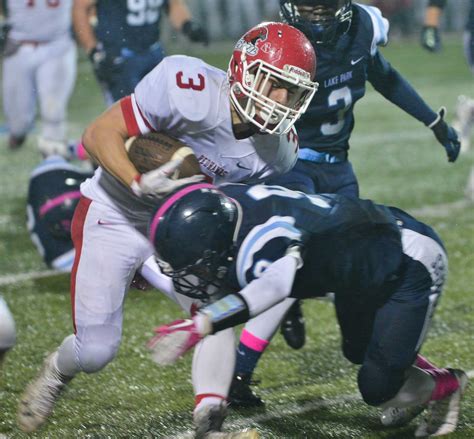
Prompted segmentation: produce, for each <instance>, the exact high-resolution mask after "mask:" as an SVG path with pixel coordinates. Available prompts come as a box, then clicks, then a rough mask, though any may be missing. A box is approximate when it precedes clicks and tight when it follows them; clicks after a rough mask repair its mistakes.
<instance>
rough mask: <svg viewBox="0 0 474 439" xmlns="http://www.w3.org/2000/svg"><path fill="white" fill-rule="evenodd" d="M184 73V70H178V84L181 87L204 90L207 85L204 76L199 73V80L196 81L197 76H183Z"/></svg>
mask: <svg viewBox="0 0 474 439" xmlns="http://www.w3.org/2000/svg"><path fill="white" fill-rule="evenodd" d="M183 77H184V73H183V72H178V73H176V85H177V86H178V87H179V88H184V89H191V90H196V91H202V90H204V87H205V86H206V80H205V79H204V76H203V75H201V74H200V73H198V75H197V80H196V82H195V78H183Z"/></svg>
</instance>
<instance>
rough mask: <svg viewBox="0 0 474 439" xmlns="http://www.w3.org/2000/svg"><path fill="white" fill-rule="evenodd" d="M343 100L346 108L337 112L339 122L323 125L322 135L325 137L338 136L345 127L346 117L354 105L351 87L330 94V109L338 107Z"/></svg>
mask: <svg viewBox="0 0 474 439" xmlns="http://www.w3.org/2000/svg"><path fill="white" fill-rule="evenodd" d="M341 100H342V101H344V108H341V109H340V110H339V111H338V112H337V121H336V122H333V123H329V122H328V123H323V124H322V125H321V133H322V134H324V135H325V136H331V135H334V134H337V133H338V132H339V131H341V130H342V128H343V127H344V115H345V114H346V111H347V110H348V109H349V108H350V107H351V105H352V94H351V89H350V88H349V87H342V88H338V89H336V90H333V91H332V92H331V93H329V96H328V106H329V108H331V107H335V106H337V105H338V103H339V101H341Z"/></svg>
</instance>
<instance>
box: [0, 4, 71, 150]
mask: <svg viewBox="0 0 474 439" xmlns="http://www.w3.org/2000/svg"><path fill="white" fill-rule="evenodd" d="M5 8H6V11H5V15H6V17H7V24H8V29H9V30H8V36H7V40H6V42H5V49H4V53H3V84H2V85H3V109H4V113H5V119H6V123H7V129H8V133H9V141H8V145H9V147H10V149H17V148H19V147H20V146H21V145H22V144H23V142H24V141H25V139H26V136H27V135H28V134H29V133H30V132H31V130H32V129H33V123H34V119H35V116H36V108H37V105H38V106H39V113H40V117H41V129H40V133H39V136H38V148H39V150H40V152H41V153H42V154H43V155H44V156H48V155H50V154H60V155H62V156H67V155H68V154H69V153H68V148H67V140H66V139H67V105H68V101H69V98H70V96H71V93H72V91H73V88H74V83H75V79H76V45H75V43H74V41H73V39H72V36H71V8H72V0H25V1H17V0H7V1H6V2H5Z"/></svg>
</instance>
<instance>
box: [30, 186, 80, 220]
mask: <svg viewBox="0 0 474 439" xmlns="http://www.w3.org/2000/svg"><path fill="white" fill-rule="evenodd" d="M80 197H81V191H72V192H66V193H64V194H61V195H59V196H58V197H56V198H53V199H51V200H48V201H46V203H44V204H43V205H42V206H41V207H40V209H39V214H40V216H44V215H46V214H47V213H48V212H49V211H50V210H51V209H54V208H55V207H56V206H59V205H61V204H63V203H64V201H65V200H71V199H72V200H74V199H76V198H80Z"/></svg>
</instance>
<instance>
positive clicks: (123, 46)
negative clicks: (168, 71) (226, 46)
mask: <svg viewBox="0 0 474 439" xmlns="http://www.w3.org/2000/svg"><path fill="white" fill-rule="evenodd" d="M93 8H95V12H96V17H97V24H96V26H95V28H94V27H93V25H92V24H91V20H90V15H91V10H92V9H93ZM163 13H166V14H167V15H168V17H169V20H170V22H171V25H172V26H173V27H174V28H175V29H177V30H180V31H181V32H182V33H184V34H185V35H186V36H187V37H188V38H189V40H190V41H194V42H201V43H204V44H207V43H208V35H207V31H206V29H204V28H202V27H201V26H200V25H199V24H198V23H196V22H195V21H193V20H192V18H191V14H190V12H189V10H188V8H187V6H186V4H185V2H184V0H151V1H145V0H143V1H130V0H74V8H73V22H74V29H75V32H76V35H77V38H78V40H79V43H80V44H81V46H82V47H83V48H84V50H85V51H86V52H87V54H88V56H89V59H90V61H91V63H92V67H93V69H94V73H95V75H96V77H97V80H98V81H99V83H100V85H101V86H102V89H103V92H104V96H105V100H106V103H107V104H108V105H111V104H112V103H113V102H115V101H118V100H119V99H120V98H122V97H124V96H127V95H129V94H130V93H132V92H133V89H134V88H135V86H136V85H137V83H138V82H139V81H140V79H142V78H143V77H144V76H145V75H146V74H147V73H148V72H150V71H151V70H152V69H153V68H154V67H155V66H156V65H157V64H158V63H159V62H160V61H161V60H162V59H163V57H164V56H165V55H164V51H163V47H162V45H161V43H160V41H159V39H160V20H161V17H162V15H163Z"/></svg>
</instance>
